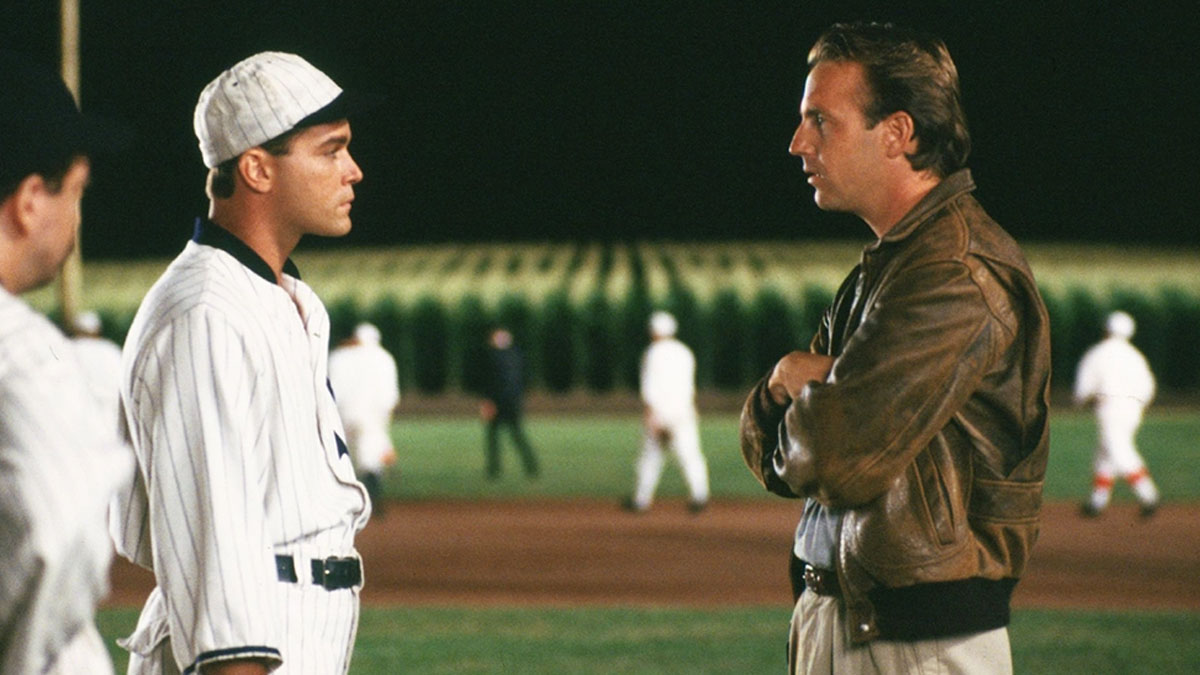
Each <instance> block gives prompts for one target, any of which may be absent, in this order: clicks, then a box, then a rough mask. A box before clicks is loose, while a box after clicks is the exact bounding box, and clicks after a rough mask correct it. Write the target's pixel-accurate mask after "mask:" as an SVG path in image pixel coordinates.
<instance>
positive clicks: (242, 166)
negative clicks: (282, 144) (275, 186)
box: [237, 148, 275, 193]
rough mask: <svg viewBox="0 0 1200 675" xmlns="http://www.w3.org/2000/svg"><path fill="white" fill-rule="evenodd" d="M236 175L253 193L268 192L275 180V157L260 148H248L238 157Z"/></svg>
mask: <svg viewBox="0 0 1200 675" xmlns="http://www.w3.org/2000/svg"><path fill="white" fill-rule="evenodd" d="M237 170H238V175H240V176H241V178H242V182H243V183H245V184H246V187H248V188H250V190H252V191H254V192H260V193H261V192H270V191H271V183H272V181H273V180H274V178H275V157H274V156H272V155H271V153H269V152H267V151H266V150H263V149H262V148H250V149H249V150H247V151H245V152H243V153H242V155H241V156H240V157H238V163H237Z"/></svg>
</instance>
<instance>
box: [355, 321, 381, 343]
mask: <svg viewBox="0 0 1200 675" xmlns="http://www.w3.org/2000/svg"><path fill="white" fill-rule="evenodd" d="M354 337H356V338H358V341H359V342H363V343H369V344H374V345H377V344H379V342H380V340H382V339H383V336H382V335H380V333H379V329H378V328H376V327H375V326H374V325H372V324H369V323H360V324H358V326H356V327H355V328H354Z"/></svg>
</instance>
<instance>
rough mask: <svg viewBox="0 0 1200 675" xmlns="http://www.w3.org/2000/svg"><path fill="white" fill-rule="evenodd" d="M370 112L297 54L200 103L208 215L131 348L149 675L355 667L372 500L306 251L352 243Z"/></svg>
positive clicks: (270, 55)
mask: <svg viewBox="0 0 1200 675" xmlns="http://www.w3.org/2000/svg"><path fill="white" fill-rule="evenodd" d="M362 103H363V100H362V99H360V98H355V97H352V96H351V95H350V94H349V93H347V92H343V91H342V90H341V88H339V87H338V86H337V85H336V84H334V82H333V81H332V80H331V79H330V78H329V77H328V76H326V75H325V74H324V73H322V72H321V71H319V70H317V69H316V68H314V67H313V66H312V65H310V64H309V63H308V62H307V61H305V60H304V59H302V58H300V57H298V56H295V55H292V54H284V53H279V52H263V53H259V54H255V55H254V56H251V57H250V58H248V59H246V60H244V61H241V62H240V63H238V64H236V65H234V66H233V67H232V68H230V69H229V70H227V71H225V72H223V73H221V75H219V76H218V77H217V78H216V79H215V80H213V81H212V82H211V83H209V85H208V86H207V87H205V89H204V91H203V92H202V93H201V94H200V99H199V102H198V103H197V105H196V111H195V120H194V122H195V130H196V136H197V138H198V139H199V141H200V151H201V154H202V155H203V158H204V164H205V166H207V167H208V168H209V173H208V184H207V192H208V195H209V197H210V199H211V205H210V207H209V214H208V218H206V219H199V220H198V222H197V224H196V228H195V234H194V236H193V238H192V241H190V242H189V243H188V244H187V246H186V247H185V248H184V250H183V252H182V253H180V254H179V256H178V257H176V258H175V260H174V261H173V262H172V263H171V265H170V266H169V267H168V268H167V270H166V271H165V272H164V273H163V275H162V277H161V278H160V279H159V280H158V281H157V282H156V283H155V284H154V286H153V287H152V288H151V289H150V291H149V293H148V294H147V295H146V298H145V299H144V300H143V302H142V305H141V307H140V308H139V309H138V313H137V316H136V317H135V319H134V322H133V325H132V326H131V328H130V331H129V336H128V338H127V340H126V344H125V353H124V366H125V379H124V382H123V387H122V391H121V400H122V403H123V405H124V407H125V413H126V418H127V421H128V424H129V429H130V433H131V437H132V441H133V447H134V450H135V453H136V455H137V460H138V469H139V470H138V473H137V476H136V478H137V480H136V482H135V484H134V486H133V489H132V490H131V491H130V493H129V494H128V495H125V498H124V499H123V500H122V504H121V508H120V509H118V510H116V512H115V513H114V517H113V520H112V526H113V530H114V537H115V538H116V540H117V544H118V549H119V550H120V551H121V552H122V553H123V554H124V555H126V556H127V557H129V558H130V559H132V560H134V561H135V562H137V563H139V564H141V565H143V566H145V567H147V568H149V569H151V570H153V572H154V575H155V580H156V581H157V587H156V588H155V589H154V591H153V592H152V593H151V595H150V597H149V598H148V599H147V601H146V605H145V607H144V608H143V609H142V615H141V618H140V619H139V621H138V625H137V629H136V630H135V631H134V633H133V635H132V636H130V637H129V638H127V639H125V640H123V641H122V645H123V646H125V647H126V648H127V649H129V650H130V652H132V653H131V657H130V666H129V672H130V673H176V672H181V671H182V672H184V673H194V672H203V673H205V675H208V674H210V673H230V672H237V673H266V672H268V671H272V670H273V672H276V673H280V674H283V673H287V674H296V673H306V674H312V675H330V674H336V673H345V672H346V671H347V670H348V668H349V664H350V656H351V652H352V650H353V646H354V636H355V632H356V630H357V625H358V607H359V589H360V588H361V584H362V569H361V563H360V560H359V556H358V554H357V552H356V551H355V549H354V536H355V534H356V533H357V532H358V531H359V530H361V529H362V528H363V526H364V525H365V524H366V522H367V518H368V517H369V514H370V502H369V499H368V497H367V491H366V489H365V488H364V487H363V485H362V484H361V483H360V482H358V480H357V479H356V478H355V475H354V467H353V465H352V463H351V459H350V456H349V453H348V452H347V450H346V444H345V441H344V438H345V434H344V432H343V430H342V424H341V420H340V419H339V417H338V412H337V406H336V404H335V403H334V399H333V395H332V393H331V391H330V388H329V383H328V380H327V377H326V364H327V359H328V353H329V316H328V314H327V313H326V311H325V307H324V306H323V305H322V304H321V301H320V299H318V298H317V296H316V295H315V294H314V293H313V291H312V289H311V288H309V287H308V286H307V285H306V284H305V283H304V282H302V281H301V280H300V278H299V273H298V272H297V270H296V267H295V266H294V265H293V264H292V262H291V260H290V259H289V257H288V256H289V255H290V254H291V252H292V250H293V249H295V247H296V244H297V243H298V242H299V241H300V239H301V237H303V236H304V235H319V236H334V237H335V236H341V235H344V234H346V233H347V232H349V231H350V205H351V202H352V201H353V200H354V185H355V184H356V183H358V182H359V181H360V180H362V177H363V175H362V172H361V171H360V170H359V167H358V165H357V164H356V163H355V162H354V160H353V159H352V158H351V156H350V152H349V150H348V146H349V144H350V123H349V122H348V121H347V117H348V115H350V114H351V113H352V112H354V111H357V110H359V109H361V105H362ZM276 668H278V669H277V670H274V669H276Z"/></svg>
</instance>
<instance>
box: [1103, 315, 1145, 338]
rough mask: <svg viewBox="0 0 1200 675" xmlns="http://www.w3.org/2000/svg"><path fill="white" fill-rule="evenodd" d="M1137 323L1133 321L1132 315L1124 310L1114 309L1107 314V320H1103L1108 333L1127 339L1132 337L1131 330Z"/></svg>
mask: <svg viewBox="0 0 1200 675" xmlns="http://www.w3.org/2000/svg"><path fill="white" fill-rule="evenodd" d="M1136 326H1137V324H1135V323H1134V321H1133V317H1132V316H1129V315H1128V314H1126V313H1125V312H1122V311H1119V310H1118V311H1116V312H1113V313H1112V314H1109V315H1108V320H1107V321H1105V322H1104V328H1105V330H1107V331H1108V334H1109V335H1115V336H1117V337H1121V338H1125V339H1126V340H1128V339H1129V338H1131V337H1133V331H1134V330H1135V329H1136Z"/></svg>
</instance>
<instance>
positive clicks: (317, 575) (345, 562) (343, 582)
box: [312, 556, 362, 590]
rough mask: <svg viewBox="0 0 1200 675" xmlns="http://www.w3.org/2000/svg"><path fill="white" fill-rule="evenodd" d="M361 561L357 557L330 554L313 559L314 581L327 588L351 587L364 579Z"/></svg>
mask: <svg viewBox="0 0 1200 675" xmlns="http://www.w3.org/2000/svg"><path fill="white" fill-rule="evenodd" d="M359 564H360V563H359V562H358V559H357V558H354V557H346V558H338V557H336V556H330V557H328V558H325V559H324V560H319V559H314V560H313V561H312V573H313V583H314V584H315V585H317V586H321V587H323V588H324V589H325V590H338V589H342V588H350V587H352V586H355V585H357V584H359V583H361V581H362V576H361V574H362V573H361V571H360V569H361V568H359V567H358V565H359Z"/></svg>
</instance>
